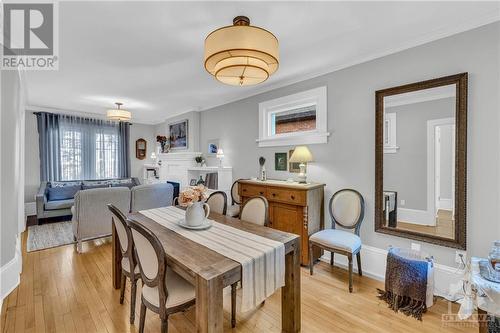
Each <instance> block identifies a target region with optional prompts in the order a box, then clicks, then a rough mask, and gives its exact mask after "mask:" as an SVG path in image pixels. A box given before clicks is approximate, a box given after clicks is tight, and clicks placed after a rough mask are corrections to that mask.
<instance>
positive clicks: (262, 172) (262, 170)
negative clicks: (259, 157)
mask: <svg viewBox="0 0 500 333" xmlns="http://www.w3.org/2000/svg"><path fill="white" fill-rule="evenodd" d="M259 178H260V180H262V181H264V182H265V181H266V180H267V175H266V167H265V166H264V165H263V166H261V167H260V172H259Z"/></svg>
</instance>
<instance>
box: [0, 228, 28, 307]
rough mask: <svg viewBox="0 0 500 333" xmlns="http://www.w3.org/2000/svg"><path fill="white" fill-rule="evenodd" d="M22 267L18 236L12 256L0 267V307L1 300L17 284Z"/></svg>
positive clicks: (0, 304)
mask: <svg viewBox="0 0 500 333" xmlns="http://www.w3.org/2000/svg"><path fill="white" fill-rule="evenodd" d="M22 267H23V265H22V254H21V238H20V237H18V238H17V241H16V251H15V254H14V258H12V260H10V261H9V262H8V263H6V264H5V265H3V266H2V267H0V309H1V307H2V304H3V300H4V299H5V298H6V297H7V296H8V295H9V294H10V293H11V292H12V291H13V290H14V289H15V288H16V287H17V286H18V285H19V282H20V274H21V270H22Z"/></svg>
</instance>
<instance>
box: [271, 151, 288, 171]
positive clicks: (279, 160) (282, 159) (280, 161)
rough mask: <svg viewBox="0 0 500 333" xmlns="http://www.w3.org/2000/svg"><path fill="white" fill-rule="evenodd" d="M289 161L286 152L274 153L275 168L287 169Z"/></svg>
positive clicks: (279, 169)
mask: <svg viewBox="0 0 500 333" xmlns="http://www.w3.org/2000/svg"><path fill="white" fill-rule="evenodd" d="M287 161H288V159H287V155H286V153H274V170H276V171H286V169H287V164H286V162H287Z"/></svg>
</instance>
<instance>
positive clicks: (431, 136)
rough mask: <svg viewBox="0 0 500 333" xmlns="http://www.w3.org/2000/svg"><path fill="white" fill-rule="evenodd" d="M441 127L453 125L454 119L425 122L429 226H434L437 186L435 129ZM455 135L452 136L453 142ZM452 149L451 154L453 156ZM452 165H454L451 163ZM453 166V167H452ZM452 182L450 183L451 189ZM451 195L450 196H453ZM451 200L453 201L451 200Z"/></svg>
mask: <svg viewBox="0 0 500 333" xmlns="http://www.w3.org/2000/svg"><path fill="white" fill-rule="evenodd" d="M443 125H455V118H441V119H432V120H428V121H427V214H428V215H429V219H430V220H431V221H432V224H431V225H436V213H437V210H436V198H437V196H436V192H437V190H439V189H438V186H439V185H436V173H437V166H436V160H437V159H436V154H437V153H438V151H437V149H436V144H437V143H436V140H435V139H436V127H437V126H443ZM454 138H455V135H453V140H454ZM454 151H455V150H454V149H453V154H454ZM453 164H454V163H453ZM453 166H454V165H453ZM454 170H455V168H454V167H453V168H452V175H454ZM453 184H454V182H453V181H452V187H454V186H453ZM454 192H455V191H454V188H452V194H453V195H454ZM453 195H452V196H453ZM452 200H453V199H452Z"/></svg>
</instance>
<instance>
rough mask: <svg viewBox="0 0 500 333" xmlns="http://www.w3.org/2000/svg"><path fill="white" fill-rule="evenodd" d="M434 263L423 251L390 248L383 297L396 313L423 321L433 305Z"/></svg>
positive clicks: (381, 293) (381, 294)
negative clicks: (424, 315) (423, 315)
mask: <svg viewBox="0 0 500 333" xmlns="http://www.w3.org/2000/svg"><path fill="white" fill-rule="evenodd" d="M433 266H434V262H433V259H432V257H428V256H425V255H423V254H422V253H421V252H419V251H413V250H408V249H400V248H392V247H391V248H389V251H388V252H387V266H386V271H385V291H384V290H380V289H378V288H377V290H378V292H379V296H378V297H379V298H380V299H381V300H384V301H386V302H387V304H388V305H389V307H390V308H391V309H393V310H394V311H395V312H398V311H400V312H403V313H404V314H405V315H407V316H412V317H414V318H415V319H418V320H422V314H423V313H425V312H426V311H427V308H428V307H430V306H432V304H433V290H434V273H433Z"/></svg>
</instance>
